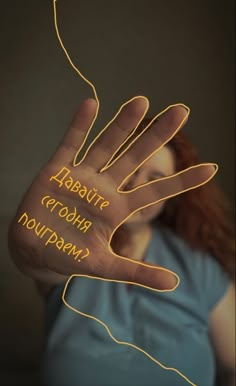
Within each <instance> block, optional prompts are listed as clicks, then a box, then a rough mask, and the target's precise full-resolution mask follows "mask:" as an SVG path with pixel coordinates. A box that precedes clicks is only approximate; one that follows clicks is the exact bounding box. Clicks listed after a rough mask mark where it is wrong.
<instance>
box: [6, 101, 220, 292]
mask: <svg viewBox="0 0 236 386" xmlns="http://www.w3.org/2000/svg"><path fill="white" fill-rule="evenodd" d="M147 102H148V101H147V99H146V98H144V97H135V98H133V99H132V100H131V101H129V102H127V103H126V104H124V105H123V106H122V107H121V109H120V110H119V112H118V114H117V115H116V116H115V118H114V119H113V120H112V121H111V122H110V123H109V124H108V125H107V126H106V128H105V129H104V130H102V131H101V133H100V134H99V135H98V136H97V137H96V138H95V140H94V141H93V142H92V143H91V144H90V146H89V148H88V149H87V151H86V152H85V155H84V156H83V158H82V159H81V160H80V162H79V163H77V164H76V158H77V155H78V153H79V151H80V149H81V148H82V147H83V144H84V142H85V139H86V138H87V135H88V132H89V129H91V126H92V123H93V120H94V117H95V114H96V109H97V104H96V101H95V100H94V99H87V100H85V101H84V102H83V103H82V104H81V106H80V108H79V110H78V111H77V113H76V114H75V116H74V118H73V120H72V122H71V125H70V127H69V129H68V131H67V133H66V134H65V136H64V138H63V140H62V142H61V143H60V145H59V147H58V149H57V150H56V152H55V154H54V155H53V156H52V158H51V159H50V160H49V162H48V163H47V164H46V166H45V167H44V168H43V169H42V170H41V171H40V172H39V174H38V175H37V176H36V178H35V179H34V181H33V183H32V184H31V186H30V187H29V189H28V191H27V192H26V193H25V195H24V197H23V199H22V202H21V203H20V205H19V207H18V209H17V213H16V216H15V218H14V219H13V221H12V223H11V227H10V231H9V234H10V243H14V245H15V246H16V247H17V250H18V253H21V255H22V259H23V260H24V263H25V264H26V265H28V266H30V267H32V268H34V269H42V270H44V269H45V270H50V271H53V272H57V273H59V274H62V275H72V274H87V275H91V276H100V277H103V278H109V279H115V280H121V281H130V282H133V283H138V284H141V285H145V286H147V287H150V288H152V289H161V290H163V289H167V290H168V289H173V288H175V287H176V283H177V281H178V280H177V279H178V276H177V275H176V274H175V273H174V272H171V271H168V270H166V269H165V268H164V267H158V266H154V265H151V264H144V263H141V262H138V261H137V260H132V259H128V258H125V257H122V256H119V255H117V254H116V253H114V252H113V251H112V249H111V247H110V241H111V238H112V235H113V234H114V232H115V230H116V229H117V228H118V227H119V226H120V225H121V224H122V223H123V222H125V220H126V219H127V218H128V217H129V216H130V215H131V214H132V213H134V212H135V211H137V210H139V209H140V208H142V207H146V206H148V205H151V204H154V203H157V202H159V201H160V200H163V199H166V198H168V197H172V196H174V195H177V194H180V193H182V192H184V191H186V190H189V189H193V188H196V187H197V186H199V185H202V184H204V183H206V182H207V181H208V180H209V179H211V178H212V177H213V175H214V174H215V173H216V169H215V167H214V166H213V164H200V165H196V166H194V167H191V168H188V169H186V170H184V171H181V172H179V173H177V174H175V175H173V176H169V177H165V178H163V179H159V180H155V181H151V182H149V183H148V184H144V185H142V186H140V187H136V188H135V189H133V190H130V191H124V192H122V185H123V184H124V182H125V180H126V178H127V177H128V176H129V175H131V174H132V173H133V172H134V171H135V170H136V169H138V167H139V166H140V164H141V163H143V162H144V161H145V160H146V159H147V158H148V157H149V156H151V154H153V153H154V152H155V151H156V150H157V149H159V148H160V147H161V146H162V145H163V144H164V143H166V142H168V140H169V139H170V138H171V137H172V136H173V135H174V134H175V133H176V132H177V130H178V129H179V128H180V127H182V126H183V124H184V123H185V121H186V120H187V118H188V115H189V109H188V108H186V106H184V105H175V106H171V107H170V108H168V109H166V111H165V112H164V114H162V115H161V116H160V119H159V120H158V122H157V123H155V125H153V127H152V128H151V129H149V130H148V131H147V132H145V133H143V134H142V135H139V136H138V137H137V138H136V139H135V141H134V144H133V145H132V146H130V147H129V149H128V150H127V151H126V152H124V153H122V154H121V155H119V156H118V157H117V158H116V159H115V160H113V159H112V156H113V155H114V153H115V152H116V151H117V149H118V148H120V147H121V145H122V144H123V143H124V141H125V140H126V139H127V137H128V136H129V134H131V132H133V129H134V128H135V127H137V125H138V124H139V122H140V121H141V120H142V118H143V116H144V115H145V113H146V111H147V109H148V103H147ZM78 149H79V150H78ZM83 219H84V220H83Z"/></svg>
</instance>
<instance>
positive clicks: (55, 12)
mask: <svg viewBox="0 0 236 386" xmlns="http://www.w3.org/2000/svg"><path fill="white" fill-rule="evenodd" d="M56 2H57V0H53V10H54V25H55V30H56V34H57V37H58V40H59V42H60V45H61V47H62V49H63V51H64V53H65V55H66V57H67V59H68V61H69V63H70V64H71V66H72V68H73V69H74V70H75V71H76V72H77V73H78V75H79V76H80V77H81V78H82V79H83V80H84V81H85V82H86V83H87V84H88V85H89V86H90V87H91V88H92V90H93V93H94V96H95V99H96V102H97V110H96V114H95V117H94V119H93V121H92V124H91V126H90V128H89V129H88V131H87V133H86V135H85V138H84V140H83V143H82V144H81V146H80V148H79V149H78V151H77V153H76V155H75V157H74V161H73V166H78V165H79V164H80V163H81V162H82V161H83V160H84V158H85V157H86V155H87V153H88V151H89V149H90V148H91V146H92V145H93V144H94V143H95V142H96V140H97V139H98V138H99V137H100V135H101V134H102V133H103V132H104V131H105V130H106V128H107V127H108V126H109V125H110V124H111V123H112V122H113V121H114V120H115V118H116V117H117V115H118V114H119V113H120V111H121V110H122V108H123V107H124V106H125V105H126V104H128V103H130V102H131V101H132V100H134V99H136V98H140V97H142V98H144V99H145V100H146V102H147V107H146V109H145V112H144V114H143V115H142V117H141V119H140V120H139V122H138V124H137V125H136V127H135V128H134V129H133V130H132V132H131V133H130V134H129V136H128V137H127V138H126V139H125V141H124V142H123V143H122V144H121V145H120V146H119V148H117V150H116V152H117V151H118V150H119V149H120V148H121V147H122V146H123V145H124V144H125V143H126V142H127V141H128V139H129V138H130V137H131V136H132V134H133V133H134V132H135V130H136V128H137V127H138V125H139V123H140V122H141V121H142V119H143V118H144V116H145V115H146V112H147V110H148V108H149V101H148V99H147V98H146V97H145V96H135V97H133V98H132V99H130V100H129V101H127V102H126V103H124V104H123V105H122V106H121V107H120V109H119V110H118V112H117V113H116V115H115V116H114V118H113V119H112V120H111V121H110V122H108V124H107V125H106V126H105V127H104V129H102V130H101V131H100V132H99V134H98V135H97V136H96V138H95V139H94V140H93V141H92V142H91V144H90V145H89V147H88V148H87V150H86V152H85V154H84V156H83V158H82V159H81V160H80V161H79V162H78V163H76V158H77V156H78V154H79V152H80V150H81V148H82V147H83V146H84V144H85V141H86V139H87V137H88V135H89V133H90V131H91V128H92V126H93V124H94V122H95V120H96V119H97V115H98V111H99V106H100V103H99V99H98V96H97V92H96V89H95V87H94V85H93V84H92V83H91V82H90V81H89V80H88V79H87V78H86V77H85V76H84V75H83V74H82V73H81V72H80V71H79V69H78V68H77V67H76V66H75V65H74V63H73V62H72V60H71V58H70V56H69V54H68V52H67V50H66V48H65V46H64V44H63V42H62V39H61V37H60V33H59V30H58V23H57V10H56ZM180 105H181V106H183V107H185V108H186V109H187V114H186V116H185V117H184V119H183V120H182V122H181V123H180V125H179V126H178V128H177V129H176V130H175V132H174V133H173V135H172V136H171V137H170V138H169V139H168V140H167V141H169V140H170V139H171V138H172V137H173V136H174V135H175V134H176V132H177V131H178V130H179V129H180V128H181V126H182V125H183V123H184V121H185V120H186V119H187V118H188V115H189V113H190V109H189V108H188V107H187V106H185V105H184V104H182V103H179V104H174V105H170V106H168V107H167V108H166V109H165V110H163V111H162V112H160V113H159V114H157V115H156V116H155V117H154V118H153V119H152V121H151V122H150V123H149V124H148V125H147V126H146V128H145V129H144V130H143V131H142V132H141V133H140V134H139V135H138V136H137V137H136V138H135V139H134V140H133V141H132V142H131V143H130V144H129V145H128V146H127V147H126V148H125V150H124V151H123V152H122V153H121V154H120V155H119V156H118V157H116V158H115V160H113V161H112V162H110V160H111V159H112V157H113V156H112V157H111V158H110V160H108V162H107V163H106V165H105V166H104V167H103V168H102V169H101V170H100V173H102V172H103V171H104V170H106V169H107V168H109V167H110V166H111V165H112V164H113V163H114V162H115V161H116V160H117V159H119V158H120V157H121V156H122V155H123V154H124V153H125V152H126V151H127V150H128V149H129V148H130V146H131V145H132V144H133V143H134V141H136V140H137V138H139V137H140V136H141V135H142V134H143V133H144V131H146V130H147V129H148V127H149V126H150V125H151V124H152V122H153V121H154V120H155V119H156V118H157V117H158V116H159V115H161V114H163V113H164V112H166V111H167V110H168V109H170V108H172V107H173V106H180ZM167 141H166V142H167ZM166 142H165V143H166ZM165 143H163V144H162V145H161V146H160V147H159V148H158V149H156V150H155V151H154V152H153V153H151V154H150V155H149V156H148V157H147V158H146V159H145V160H144V161H143V162H142V163H140V164H139V165H138V166H137V168H136V169H135V170H137V169H138V168H139V167H140V166H141V165H142V164H143V163H144V162H146V161H147V159H149V158H150V157H151V156H152V155H153V154H154V153H156V152H157V151H158V150H159V149H160V148H162V147H163V146H164V145H165ZM201 165H214V166H215V168H216V170H215V173H214V174H213V175H212V176H211V177H210V178H209V179H208V180H207V181H205V182H204V183H202V184H199V185H197V186H196V187H192V188H189V189H186V190H183V191H182V192H181V193H183V192H186V191H188V190H191V189H195V188H197V187H199V186H201V185H204V184H205V183H207V182H208V181H209V180H210V179H211V178H212V177H213V176H214V175H215V174H216V173H217V170H218V165H217V164H213V163H203V164H200V165H197V166H191V167H189V168H188V169H191V168H195V167H199V166H201ZM188 169H186V170H188ZM135 170H133V171H132V173H130V174H129V175H128V176H127V177H125V179H124V180H123V181H122V182H121V184H120V185H119V187H118V188H117V192H119V193H122V194H127V193H130V192H132V191H134V190H137V189H139V188H140V187H143V186H146V185H149V184H152V183H155V182H156V181H157V180H154V181H151V182H148V183H146V184H143V185H140V186H138V187H136V188H134V189H132V190H130V191H128V192H125V191H121V190H120V186H121V185H122V184H123V183H124V181H125V180H126V179H127V178H129V177H130V176H131V175H132V174H133V173H134V172H135ZM181 173H183V171H181V172H178V173H176V174H175V175H178V174H181ZM172 177H173V175H172V176H167V177H164V178H161V179H159V180H158V181H160V180H163V179H166V178H172ZM178 194H180V193H177V194H173V195H170V196H168V197H165V198H162V199H159V200H157V201H155V202H152V203H150V204H148V205H145V206H143V207H140V208H138V209H137V210H135V211H134V212H132V213H131V214H130V215H129V216H127V217H126V218H125V219H124V220H123V221H122V222H121V223H120V224H119V225H118V226H117V227H116V228H115V229H114V231H113V232H112V235H111V237H110V240H109V245H108V248H109V250H110V252H111V253H112V254H113V255H114V256H116V257H118V258H120V259H124V260H129V261H130V262H132V263H134V264H140V265H143V266H146V267H150V266H149V265H148V264H145V263H142V262H139V261H134V260H132V259H129V258H127V257H123V256H120V255H117V254H116V253H114V251H112V249H111V245H110V244H111V240H112V236H113V234H114V233H115V231H116V229H117V228H118V227H119V226H120V225H121V224H123V223H124V222H125V221H126V220H127V219H128V218H129V217H131V216H132V215H133V214H134V213H135V212H136V211H138V210H140V209H143V208H146V207H148V206H150V205H153V204H155V203H158V202H160V201H162V200H163V199H167V198H170V197H173V196H176V195H178ZM152 269H158V270H164V271H167V272H171V273H172V274H173V275H175V276H176V277H177V284H176V286H175V287H174V288H173V289H171V290H158V289H156V288H152V287H149V286H146V285H144V284H139V283H134V282H130V281H121V280H113V279H104V278H101V277H97V276H89V275H83V274H73V275H71V276H70V277H69V279H68V280H67V282H66V284H65V287H64V290H63V295H62V300H63V302H64V304H65V306H67V307H68V308H70V309H71V310H72V311H74V312H76V313H78V314H80V315H82V316H85V317H87V318H90V319H93V320H96V321H97V322H98V323H100V324H101V325H102V326H103V327H104V328H105V329H106V330H107V332H108V334H109V335H110V337H111V338H112V339H113V340H114V341H115V342H116V343H117V344H123V345H127V346H130V347H133V348H135V349H136V350H138V351H140V352H142V353H143V354H145V355H146V356H147V357H148V358H150V359H151V360H152V361H153V362H155V363H156V364H158V365H159V366H161V367H162V368H163V369H165V370H171V371H175V372H176V373H178V374H179V375H180V376H181V377H183V378H184V379H185V380H186V381H187V382H188V383H190V384H191V385H192V386H197V385H196V384H194V383H192V382H191V381H190V380H189V379H188V378H187V377H186V376H185V375H183V374H182V373H181V372H180V371H179V370H177V369H175V368H171V367H166V366H164V365H163V364H162V363H160V362H159V361H158V360H156V359H155V358H154V357H153V356H151V355H150V354H148V353H147V352H146V351H144V350H142V349H141V348H140V347H138V346H136V345H134V344H131V343H128V342H122V341H120V340H118V339H117V338H115V337H114V336H113V335H112V333H111V331H110V329H109V327H108V326H107V325H106V324H105V323H104V322H102V321H101V320H99V319H97V318H96V317H94V316H92V315H89V314H86V313H84V312H82V311H79V310H77V309H75V308H74V307H72V306H70V305H69V304H68V303H67V301H66V299H65V294H66V291H67V287H68V284H69V282H70V281H71V279H72V278H74V277H86V278H90V279H97V280H103V281H112V282H118V283H127V284H134V285H138V286H140V287H144V288H148V289H151V290H153V291H158V292H167V291H174V290H175V289H176V287H177V286H178V285H179V283H180V278H179V276H178V275H177V274H176V273H174V272H172V271H170V270H168V269H166V268H163V267H153V268H152Z"/></svg>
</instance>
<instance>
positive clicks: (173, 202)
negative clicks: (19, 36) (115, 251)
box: [112, 117, 235, 280]
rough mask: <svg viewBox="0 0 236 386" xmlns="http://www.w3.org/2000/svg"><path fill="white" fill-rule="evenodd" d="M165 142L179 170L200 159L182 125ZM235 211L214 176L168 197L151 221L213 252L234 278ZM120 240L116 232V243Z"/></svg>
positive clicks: (194, 245) (190, 243) (198, 246)
mask: <svg viewBox="0 0 236 386" xmlns="http://www.w3.org/2000/svg"><path fill="white" fill-rule="evenodd" d="M152 119H153V118H147V117H145V118H144V119H143V120H142V122H141V123H140V124H139V126H138V128H137V129H136V131H135V134H134V135H137V134H139V133H140V132H141V131H143V129H144V128H145V127H146V126H147V125H148V124H149V123H150V122H151V120H152ZM154 123H155V121H154V122H153V124H154ZM165 146H168V147H170V148H171V149H172V150H173V151H174V154H175V159H176V164H175V168H176V172H178V171H181V170H183V169H186V168H188V167H190V166H193V165H196V164H198V163H201V162H200V160H199V158H198V154H197V150H196V147H195V146H194V145H193V144H192V142H191V141H190V140H189V138H188V137H187V135H186V134H185V133H184V132H183V129H181V130H179V131H178V132H177V133H176V134H175V135H174V137H173V138H171V140H170V141H169V142H168V143H167V144H166V145H165ZM207 162H210V160H208V161H207ZM232 213H233V210H232V207H231V204H230V202H229V200H228V198H227V197H226V195H225V194H224V193H223V191H222V190H221V189H220V188H219V187H218V186H217V184H216V182H215V179H214V178H213V179H211V180H210V181H208V182H207V183H206V184H204V185H202V186H199V187H197V188H195V189H192V190H189V191H187V192H184V193H182V194H180V195H177V196H175V197H171V198H169V199H168V200H167V202H166V204H165V206H164V209H163V210H162V212H161V213H160V214H159V215H158V216H157V218H156V219H154V220H153V221H152V223H153V225H154V226H158V227H159V226H165V227H168V228H170V229H171V230H172V231H173V232H175V233H176V234H177V235H179V236H180V237H181V238H182V239H184V240H185V241H186V243H187V244H189V245H190V246H191V248H192V249H198V250H202V251H204V252H207V253H209V254H210V255H212V257H214V258H215V259H216V260H217V261H218V262H219V263H220V264H221V265H222V267H223V268H224V269H225V270H226V271H227V272H228V273H229V274H230V276H231V277H232V279H234V280H235V237H234V221H233V214H232ZM118 233H119V232H118ZM121 234H122V232H121ZM121 234H120V235H119V240H120V241H121V239H120V236H121ZM117 236H118V235H117ZM126 239H127V235H126ZM112 241H113V240H112ZM117 241H118V240H117V238H116V237H115V235H114V244H116V242H117Z"/></svg>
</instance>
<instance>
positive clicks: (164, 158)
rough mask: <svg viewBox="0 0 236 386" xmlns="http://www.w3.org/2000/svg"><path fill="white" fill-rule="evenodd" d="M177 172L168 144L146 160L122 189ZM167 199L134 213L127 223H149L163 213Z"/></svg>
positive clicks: (131, 187) (128, 188)
mask: <svg viewBox="0 0 236 386" xmlns="http://www.w3.org/2000/svg"><path fill="white" fill-rule="evenodd" d="M173 173H175V157H174V153H173V151H172V150H171V149H170V148H169V147H168V146H163V147H162V148H161V149H160V150H158V152H157V153H155V154H154V155H153V156H152V157H151V158H149V160H148V161H146V162H145V163H144V164H143V165H142V166H141V167H140V168H139V169H138V170H137V171H136V172H135V173H134V174H133V175H132V176H130V178H129V179H128V180H127V182H126V184H125V185H124V187H123V188H122V190H130V189H133V188H135V187H137V186H139V185H142V184H144V183H147V182H150V181H153V180H156V179H158V178H162V177H166V176H169V175H171V174H173ZM166 201H167V200H163V201H161V202H159V203H157V204H154V205H150V206H149V207H147V208H144V209H141V210H139V211H138V212H136V213H134V214H133V215H132V216H131V217H130V218H128V220H126V221H125V224H129V225H132V224H133V225H138V224H145V223H149V222H150V221H151V220H152V219H154V218H155V217H156V216H158V214H160V213H161V211H162V209H163V208H164V206H165V204H166Z"/></svg>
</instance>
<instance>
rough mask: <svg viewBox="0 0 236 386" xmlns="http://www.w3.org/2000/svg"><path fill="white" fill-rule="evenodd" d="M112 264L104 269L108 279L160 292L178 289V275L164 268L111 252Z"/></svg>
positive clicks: (110, 259)
mask: <svg viewBox="0 0 236 386" xmlns="http://www.w3.org/2000/svg"><path fill="white" fill-rule="evenodd" d="M108 261H111V264H109V265H108V266H107V268H105V267H103V268H104V269H103V275H104V277H106V278H109V279H112V280H117V281H122V282H130V283H133V284H138V285H141V286H144V287H147V288H148V289H153V290H159V291H173V290H175V288H176V287H178V285H179V283H180V279H179V277H178V275H177V274H176V273H174V272H172V271H170V270H168V269H166V268H164V267H161V266H158V265H154V264H147V263H143V262H139V261H137V260H134V259H129V258H127V257H124V256H120V255H117V254H115V253H113V252H111V256H109V260H108Z"/></svg>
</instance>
